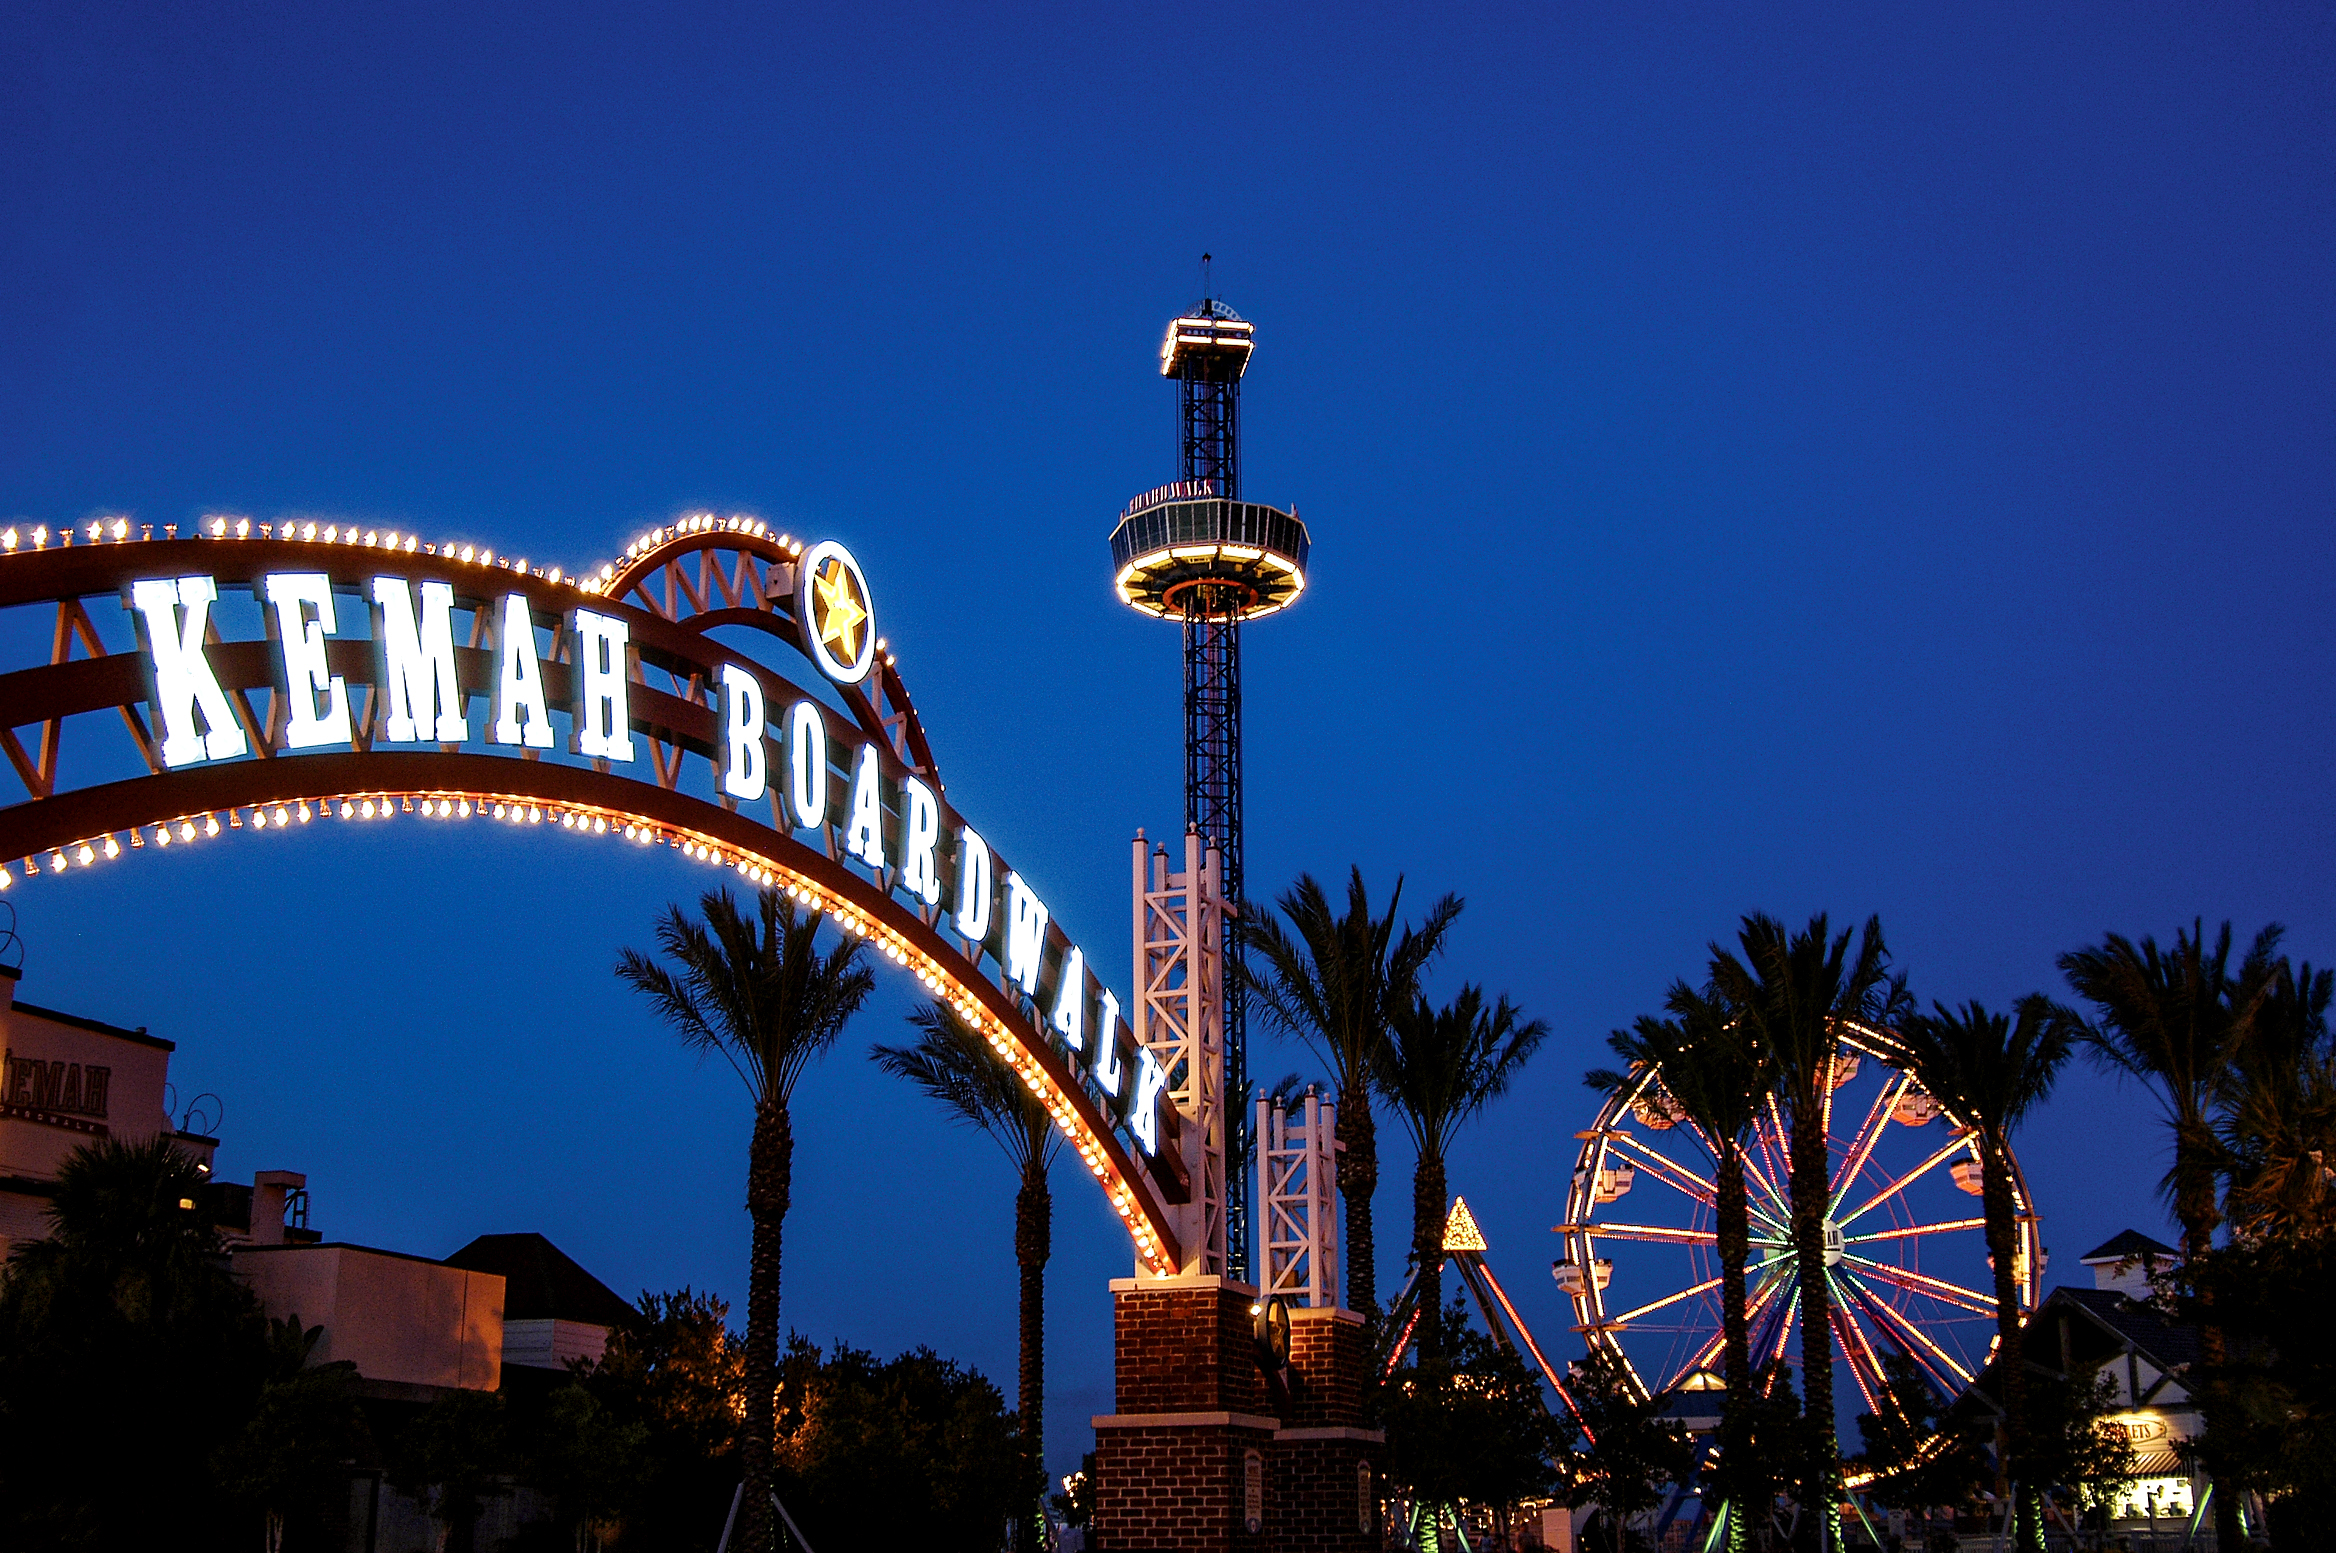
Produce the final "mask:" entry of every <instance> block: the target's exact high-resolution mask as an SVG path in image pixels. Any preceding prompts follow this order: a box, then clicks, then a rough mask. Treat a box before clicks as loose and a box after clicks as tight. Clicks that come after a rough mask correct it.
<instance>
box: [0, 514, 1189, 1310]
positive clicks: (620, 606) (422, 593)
mask: <svg viewBox="0 0 2336 1553" xmlns="http://www.w3.org/2000/svg"><path fill="white" fill-rule="evenodd" d="M127 529H128V525H127V523H126V520H115V521H114V522H113V523H111V524H107V523H98V524H92V525H91V526H90V528H89V530H88V531H87V534H86V542H82V543H74V542H73V540H75V539H76V538H82V537H83V536H81V535H77V534H73V533H67V534H62V535H59V536H56V537H57V538H58V539H59V540H61V541H62V542H60V543H55V544H52V543H50V542H49V541H50V538H51V536H49V535H48V534H47V533H46V532H45V531H35V538H34V542H33V543H32V544H31V545H30V546H27V545H26V544H25V542H24V539H25V536H24V535H22V534H21V533H19V532H18V531H17V530H13V529H12V530H8V531H6V532H4V533H0V610H5V609H15V608H24V607H44V606H45V607H50V608H53V609H54V611H55V617H54V630H53V632H52V633H51V641H52V649H51V653H50V661H49V662H48V663H47V664H45V665H39V666H35V667H29V668H24V669H20V670H18V671H16V672H14V673H8V674H0V752H4V753H5V754H6V755H7V757H8V761H9V764H10V766H12V767H13V768H14V770H15V772H16V775H17V776H18V778H19V779H20V780H21V781H22V782H23V784H24V788H25V796H24V798H23V800H22V801H20V802H18V803H15V804H13V805H11V806H8V807H5V808H0V877H4V878H5V880H6V881H8V882H10V883H13V882H14V881H16V880H17V879H19V878H29V877H36V876H40V875H44V874H55V873H68V874H69V873H70V872H72V871H73V870H75V869H78V868H86V867H96V866H104V865H105V864H107V863H108V862H110V861H112V860H116V859H120V858H122V857H124V856H125V854H126V853H128V852H130V851H132V850H135V849H142V848H145V847H148V846H155V847H170V846H173V845H177V846H185V845H188V844H194V843H200V842H204V841H207V840H209V839H211V838H215V837H219V836H221V835H223V834H225V833H227V832H230V831H238V830H241V831H258V832H264V831H267V830H270V829H273V828H278V827H298V826H300V825H303V824H306V823H309V822H311V821H312V820H314V819H327V820H344V821H357V822H373V823H379V822H382V821H385V820H400V821H402V820H405V819H407V818H409V817H411V818H414V819H427V820H432V821H465V820H469V821H477V820H489V821H500V822H502V823H505V824H513V825H527V826H542V825H556V826H558V827H560V828H561V829H562V830H565V831H569V832H575V833H582V834H586V835H591V836H599V837H611V838H615V839H619V840H622V841H626V842H630V843H633V844H637V845H665V846H669V847H672V848H674V849H676V850H677V851H678V852H679V853H681V855H683V856H684V857H686V858H688V859H689V860H691V861H695V862H702V863H708V864H716V865H720V866H724V867H728V868H732V869H734V870H735V871H736V872H738V873H739V874H740V875H742V876H743V877H745V878H746V879H748V880H749V881H751V882H754V883H757V884H767V885H774V886H778V887H783V888H784V889H785V890H786V891H787V892H788V894H790V895H791V896H793V897H794V898H796V899H797V900H800V901H802V902H804V903H805V904H807V905H809V906H811V907H813V908H815V909H818V910H821V911H825V912H827V913H828V914H830V916H831V917H832V918H833V919H834V921H835V922H836V923H837V924H838V925H839V926H840V927H841V928H842V929H843V930H844V931H846V932H850V933H855V934H859V935H862V936H865V937H866V938H867V939H868V940H869V941H870V943H871V944H872V945H873V946H874V947H875V948H876V949H877V950H878V951H879V952H880V953H881V954H883V955H884V956H885V957H886V958H888V959H890V960H892V961H894V962H895V963H898V964H900V965H902V966H904V967H906V968H907V969H909V970H911V971H912V972H913V973H914V974H915V975H916V976H917V978H918V980H919V981H920V982H921V983H923V984H924V985H925V986H926V987H927V988H928V989H930V990H931V991H932V992H933V993H934V994H935V995H936V996H940V997H943V998H945V999H946V1000H947V1001H948V1002H949V1003H950V1004H951V1005H952V1006H953V1007H954V1008H955V1009H956V1010H957V1012H958V1013H959V1015H960V1016H961V1017H963V1018H964V1019H966V1020H967V1021H968V1022H969V1023H970V1024H972V1025H973V1026H974V1027H975V1028H977V1029H979V1030H981V1031H982V1032H983V1033H984V1034H985V1035H986V1036H987V1038H988V1039H989V1041H990V1043H991V1045H992V1046H993V1048H995V1049H996V1050H997V1051H998V1052H999V1053H1000V1055H1001V1056H1002V1057H1004V1058H1005V1059H1007V1060H1008V1061H1009V1062H1010V1063H1012V1065H1013V1066H1014V1068H1015V1070H1016V1072H1017V1073H1018V1074H1020V1075H1021V1077H1022V1079H1023V1081H1024V1082H1025V1083H1026V1084H1028V1085H1029V1086H1030V1087H1031V1088H1032V1090H1033V1091H1034V1092H1036V1093H1037V1094H1038V1095H1039V1096H1040V1097H1041V1098H1042V1099H1043V1100H1044V1101H1045V1102H1046V1104H1047V1107H1048V1109H1049V1111H1050V1112H1051V1113H1052V1114H1053V1115H1054V1117H1055V1120H1056V1123H1057V1125H1058V1126H1059V1127H1060V1128H1061V1129H1062V1131H1063V1132H1064V1133H1065V1134H1066V1135H1067V1136H1068V1138H1069V1140H1070V1141H1071V1142H1072V1144H1073V1145H1074V1146H1075V1147H1076V1148H1077V1150H1078V1152H1079V1154H1080V1157H1081V1159H1082V1160H1083V1161H1084V1162H1085V1163H1086V1165H1087V1166H1088V1168H1089V1169H1090V1171H1092V1173H1093V1174H1094V1175H1095V1176H1096V1177H1097V1178H1098V1180H1100V1181H1101V1182H1102V1183H1103V1184H1104V1186H1105V1189H1106V1191H1107V1192H1108V1193H1109V1195H1110V1197H1111V1199H1112V1202H1113V1205H1114V1207H1115V1208H1116V1209H1117V1211H1118V1212H1119V1214H1120V1215H1121V1217H1122V1218H1123V1219H1125V1220H1126V1221H1127V1223H1128V1226H1129V1231H1130V1234H1131V1236H1132V1237H1133V1239H1134V1240H1135V1243H1136V1249H1137V1252H1138V1254H1139V1256H1141V1257H1142V1258H1143V1259H1144V1260H1145V1262H1146V1263H1147V1264H1148V1265H1150V1266H1151V1267H1152V1268H1153V1269H1154V1270H1155V1271H1163V1272H1173V1271H1175V1270H1176V1269H1177V1266H1178V1264H1179V1258H1180V1256H1181V1248H1180V1247H1179V1246H1178V1245H1177V1244H1176V1242H1175V1239H1174V1237H1173V1234H1172V1232H1171V1230H1170V1228H1169V1226H1168V1224H1167V1222H1166V1219H1165V1215H1164V1211H1163V1208H1162V1203H1163V1202H1179V1201H1183V1200H1185V1198H1186V1195H1187V1194H1188V1191H1189V1188H1188V1184H1187V1183H1186V1182H1185V1181H1184V1180H1183V1178H1182V1176H1181V1173H1180V1172H1181V1166H1180V1165H1179V1164H1178V1163H1177V1154H1178V1151H1177V1150H1176V1149H1174V1148H1164V1147H1162V1144H1163V1142H1164V1141H1165V1139H1164V1137H1163V1133H1164V1131H1165V1130H1167V1129H1172V1128H1174V1127H1175V1126H1176V1112H1175V1110H1174V1108H1173V1106H1171V1105H1168V1104H1166V1103H1165V1102H1164V1101H1163V1099H1162V1093H1163V1090H1164V1089H1165V1088H1166V1086H1167V1083H1168V1075H1167V1074H1165V1073H1163V1072H1162V1071H1161V1068H1160V1065H1159V1063H1158V1062H1157V1060H1156V1059H1155V1058H1154V1056H1153V1055H1152V1054H1151V1053H1150V1052H1148V1051H1145V1050H1143V1049H1141V1048H1139V1047H1138V1046H1137V1045H1136V1044H1135V1042H1134V1039H1133V1036H1132V1034H1131V1033H1130V1031H1129V1029H1128V1027H1127V1024H1126V1023H1125V1021H1124V1020H1123V1019H1122V1017H1121V1014H1122V1009H1121V1005H1120V1003H1119V1000H1118V998H1117V997H1116V996H1115V995H1114V994H1113V992H1112V991H1111V989H1110V988H1109V987H1107V986H1105V985H1104V984H1103V982H1102V980H1101V979H1100V978H1099V977H1098V976H1096V975H1095V973H1094V971H1093V969H1092V968H1091V966H1090V963H1089V961H1088V958H1087V956H1086V955H1085V953H1084V952H1083V951H1082V950H1081V948H1080V946H1079V945H1078V944H1076V943H1074V942H1072V941H1071V940H1070V938H1069V937H1068V936H1067V935H1066V934H1065V933H1064V932H1063V931H1062V929H1061V927H1060V925H1059V924H1058V923H1057V922H1056V921H1055V920H1054V916H1053V913H1052V912H1050V911H1049V910H1048V907H1047V904H1046V901H1045V899H1044V898H1043V897H1042V895H1041V894H1040V893H1039V891H1038V889H1037V887H1036V886H1035V884H1033V883H1032V882H1031V881H1030V880H1029V879H1027V878H1026V877H1024V876H1023V875H1022V874H1021V873H1019V872H1018V871H1016V870H1015V869H1013V868H1012V867H1011V866H1009V865H1008V864H1007V863H1006V861H1005V860H1004V858H1002V857H1001V856H1000V855H999V854H998V852H997V850H996V849H995V848H994V847H993V846H992V844H991V843H990V842H989V841H988V840H987V839H986V838H985V837H984V836H983V835H982V833H981V832H979V831H978V830H976V829H975V828H974V827H973V826H972V825H971V824H969V823H967V822H966V821H965V819H964V818H963V817H962V816H960V815H958V814H957V813H956V812H955V811H954V809H952V808H951V806H950V805H949V803H948V802H947V799H946V797H945V793H944V789H943V786H942V783H941V779H940V774H939V771H938V769H937V767H936V766H935V763H934V761H933V757H932V754H931V751H930V749H929V747H928V745H927V743H926V740H925V737H924V731H923V727H922V725H921V723H920V722H919V720H918V719H917V716H916V713H915V709H914V707H913V705H912V704H911V703H910V701H909V699H908V696H907V692H906V689H905V687H904V686H903V685H902V684H901V681H900V677H899V672H898V665H897V663H896V662H895V660H894V658H893V655H892V653H891V652H890V650H889V648H888V646H887V643H886V641H885V639H884V638H883V637H881V636H879V635H878V634H877V623H876V608H875V603H874V597H873V594H872V592H871V590H870V588H869V586H868V579H867V575H866V573H865V572H864V571H863V569H862V568H861V566H860V563H859V561H858V560H857V559H856V558H855V557H854V556H853V555H852V554H851V552H850V551H849V550H847V549H846V548H845V547H844V546H842V545H841V544H838V543H836V542H835V541H833V540H827V541H821V542H819V543H817V544H811V545H806V544H805V543H804V542H802V541H798V540H796V539H794V538H792V537H791V536H788V535H784V534H773V533H771V532H770V530H769V529H768V528H767V526H766V525H764V524H762V523H760V522H758V521H755V520H752V519H748V518H736V517H734V518H727V519H725V518H716V517H714V516H712V515H710V514H707V515H699V516H697V517H693V518H689V519H684V520H683V521H681V522H679V523H676V524H673V525H669V526H666V527H662V528H659V529H657V530H653V531H652V532H650V533H648V534H645V535H643V536H641V537H640V538H639V539H637V540H636V541H634V543H633V544H632V545H631V546H629V547H628V548H627V550H626V552H625V556H624V558H623V560H622V561H620V562H611V563H609V564H607V565H605V566H603V567H601V568H600V569H599V571H597V572H595V573H587V574H584V575H582V576H580V577H578V576H567V575H564V574H563V573H562V572H561V571H559V570H558V569H557V568H554V569H552V570H550V571H549V572H545V571H543V570H541V569H538V568H532V567H530V566H529V565H528V563H527V562H526V561H525V560H524V559H517V560H515V559H512V558H508V557H503V556H499V555H496V554H494V553H493V552H491V551H484V550H480V549H479V548H477V547H475V546H461V547H456V546H454V545H451V544H436V543H432V544H422V543H419V542H418V541H417V539H416V537H415V536H412V535H402V534H399V533H397V532H394V531H387V532H385V531H381V530H375V529H366V530H364V531H362V532H360V531H359V530H357V529H355V528H349V529H342V528H340V527H339V526H338V525H327V526H325V527H324V528H323V529H322V530H321V531H320V530H319V529H318V527H317V525H315V524H313V523H308V524H302V525H299V526H298V527H297V528H295V527H294V526H292V525H285V526H284V527H283V529H282V531H281V532H276V531H274V529H273V528H272V527H271V526H269V525H261V526H260V528H259V532H258V533H257V534H256V535H255V534H254V533H253V532H252V525H251V524H250V523H249V522H248V521H246V520H233V521H232V522H231V521H230V520H226V519H214V520H211V521H210V523H209V524H208V525H207V529H208V532H207V534H205V535H202V536H199V537H196V538H192V539H180V538H177V537H175V535H170V536H166V537H165V538H163V539H160V540H156V539H153V538H152V537H151V531H150V530H148V531H141V534H140V537H139V538H137V539H132V538H131V537H130V536H129V534H128V531H127ZM107 595H111V596H112V598H114V599H118V600H119V604H118V607H117V608H108V607H107V605H108V604H109V603H110V602H111V600H109V599H108V598H107ZM93 603H94V606H95V607H93ZM109 616H110V618H111V619H113V620H114V621H116V622H126V623H127V625H128V626H129V627H130V628H131V630H130V631H128V632H125V631H124V630H123V627H122V625H121V624H116V625H115V626H113V627H111V628H110V630H111V632H112V634H113V635H115V636H116V637H121V636H124V635H129V634H134V636H135V644H134V646H133V645H130V644H128V643H123V644H122V645H121V646H120V647H119V648H117V647H116V646H114V645H111V644H109V643H108V642H107V640H106V637H107V634H108V630H107V629H101V627H100V622H101V621H102V620H104V619H106V618H108V617H109ZM720 627H746V628H749V629H751V630H753V631H756V632H760V633H761V634H762V635H763V636H764V637H765V638H768V639H770V640H772V641H774V642H776V643H778V644H781V645H783V646H785V647H788V648H791V649H793V650H794V651H795V652H796V653H797V654H799V655H800V661H807V662H809V663H810V664H811V665H812V666H813V667H814V668H815V669H816V670H817V671H818V673H817V675H816V676H815V677H814V678H812V679H811V680H810V681H808V682H807V685H808V688H807V686H806V685H799V684H797V683H796V682H794V681H792V680H790V679H788V678H787V677H785V676H784V675H783V674H781V673H780V672H779V671H778V670H777V669H776V668H774V667H772V666H771V665H770V664H768V663H765V662H763V661H762V660H761V659H760V658H758V657H754V656H750V655H748V654H747V653H746V652H744V651H742V650H740V649H738V648H737V647H734V646H732V645H730V643H729V642H728V641H725V640H717V639H716V638H715V637H714V636H713V635H712V634H711V633H712V632H713V631H715V630H716V629H717V628H720ZM231 633H232V634H231ZM76 648H78V649H80V652H79V655H76V651H75V649H76ZM255 701H256V704H255ZM108 712H111V713H113V714H116V717H118V722H119V726H120V729H122V730H126V732H127V735H128V737H127V738H126V739H124V738H122V737H120V734H119V732H117V733H114V734H110V735H109V734H106V733H105V732H104V730H105V729H106V728H107V727H109V726H111V725H112V722H113V719H108V718H106V717H105V716H104V714H106V713H108ZM92 713H94V714H98V716H97V717H91V716H88V715H86V714H92ZM36 728H37V729H38V735H37V740H36V741H35V742H34V743H33V744H31V745H28V743H27V742H26V740H25V739H24V738H23V737H21V736H20V735H21V734H22V733H23V732H25V731H28V730H32V729H36ZM68 733H70V734H71V735H72V738H73V740H74V746H75V747H74V750H73V756H74V758H73V759H72V760H71V761H69V762H68V761H65V760H63V759H61V750H62V748H63V745H64V743H65V740H66V737H67V735H68ZM109 767H111V768H113V769H110V770H109V769H108V768H109ZM0 887H5V885H0ZM1139 1160H1140V1161H1141V1162H1142V1168H1140V1169H1139V1168H1138V1164H1137V1162H1138V1161H1139Z"/></svg>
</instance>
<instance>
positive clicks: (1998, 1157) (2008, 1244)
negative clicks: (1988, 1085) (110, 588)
mask: <svg viewBox="0 0 2336 1553" xmlns="http://www.w3.org/2000/svg"><path fill="white" fill-rule="evenodd" d="M1979 1158H1980V1161H1981V1166H1980V1177H1979V1191H1980V1211H1981V1212H1982V1213H1983V1214H1984V1215H1985V1216H1986V1220H1987V1254H1988V1257H1989V1258H1990V1259H1991V1260H1992V1261H1993V1262H1994V1263H1995V1336H1996V1348H1995V1355H1996V1363H1997V1364H1998V1365H2000V1366H2001V1367H2002V1372H2003V1396H2002V1398H2001V1400H2002V1402H2003V1421H2004V1455H2005V1457H2006V1458H2007V1460H2006V1462H2005V1466H2004V1473H2003V1475H2004V1476H2005V1477H2006V1478H2008V1479H2010V1480H2011V1483H2012V1485H2013V1489H2014V1502H2013V1513H2014V1514H2015V1515H2016V1516H2017V1520H2016V1521H2015V1522H2014V1526H2015V1533H2014V1536H2013V1545H2014V1546H2015V1547H2019V1548H2026V1549H2034V1550H2041V1549H2042V1548H2043V1546H2044V1526H2043V1522H2042V1520H2041V1512H2042V1508H2043V1500H2042V1498H2041V1496H2040V1495H2039V1494H2038V1492H2037V1488H2036V1485H2035V1483H2034V1482H2032V1481H2031V1480H2030V1478H2029V1475H2028V1462H2029V1458H2030V1451H2029V1445H2028V1366H2027V1360H2026V1357H2025V1352H2024V1343H2023V1337H2022V1334H2021V1331H2020V1290H2019V1278H2018V1269H2017V1268H2016V1267H2015V1266H2014V1265H2013V1264H2014V1258H2015V1255H2016V1246H2015V1226H2014V1224H2013V1214H2012V1176H2011V1165H2010V1156H2009V1154H2008V1153H2007V1152H2006V1148H2005V1144H2004V1140H2003V1139H2001V1138H1983V1139H1982V1140H1981V1144H1980V1154H1979Z"/></svg>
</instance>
